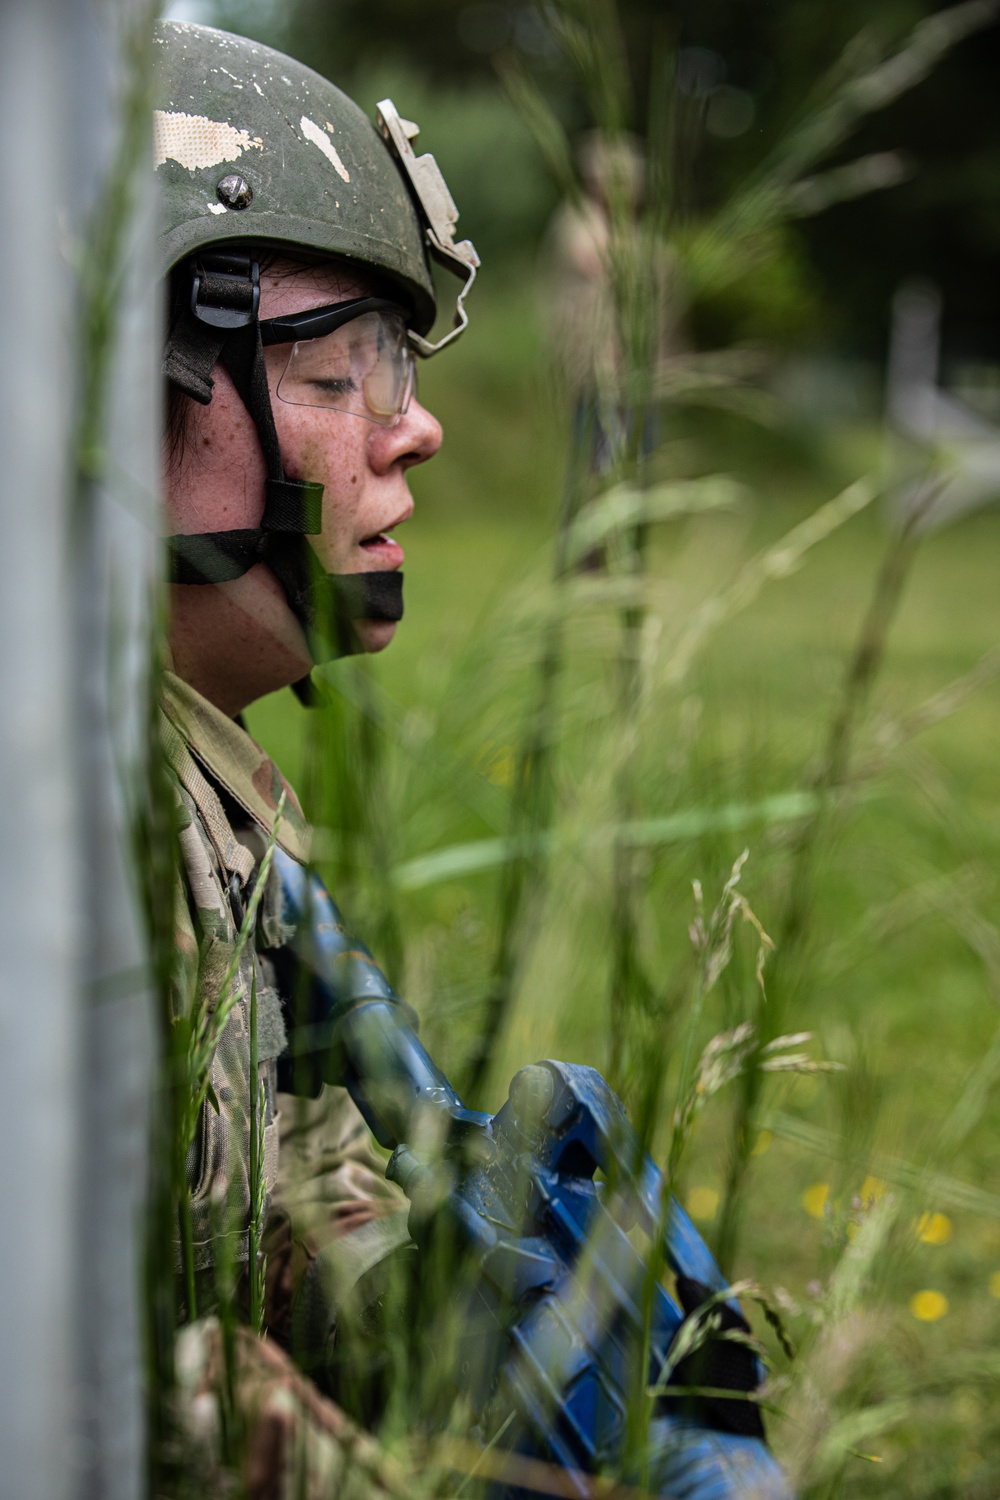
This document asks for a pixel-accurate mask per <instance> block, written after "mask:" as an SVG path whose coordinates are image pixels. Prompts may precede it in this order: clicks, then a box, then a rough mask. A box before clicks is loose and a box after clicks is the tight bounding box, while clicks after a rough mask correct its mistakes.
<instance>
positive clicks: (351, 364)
mask: <svg viewBox="0 0 1000 1500" xmlns="http://www.w3.org/2000/svg"><path fill="white" fill-rule="evenodd" d="M260 335H261V341H262V342H263V343H264V344H265V345H271V344H291V346H292V347H291V351H290V353H289V355H288V363H287V364H286V365H285V369H284V372H283V373H282V376H281V379H280V380H279V381H278V399H279V400H280V401H286V402H288V404H289V405H290V406H319V407H325V408H326V409H327V410H329V411H344V412H350V413H351V415H352V416H356V417H364V418H365V419H366V421H369V422H377V423H378V424H379V426H380V427H395V425H396V423H397V422H398V421H399V419H400V418H401V417H402V415H403V413H404V412H405V411H406V408H407V407H408V406H409V404H410V398H411V397H412V395H413V391H414V387H415V386H416V364H415V361H414V357H413V350H412V348H411V346H410V341H409V336H408V334H407V331H406V318H405V316H404V314H403V311H402V309H401V308H400V307H399V306H398V305H397V304H396V303H394V302H386V301H384V300H383V299H382V298H381V297H358V298H355V299H354V300H353V301H351V302H337V303H335V304H334V305H333V306H331V307H315V308H310V309H309V310H308V311H307V312H301V313H290V314H289V315H287V316H286V317H282V318H268V319H267V320H266V321H264V322H262V323H261V325H260Z"/></svg>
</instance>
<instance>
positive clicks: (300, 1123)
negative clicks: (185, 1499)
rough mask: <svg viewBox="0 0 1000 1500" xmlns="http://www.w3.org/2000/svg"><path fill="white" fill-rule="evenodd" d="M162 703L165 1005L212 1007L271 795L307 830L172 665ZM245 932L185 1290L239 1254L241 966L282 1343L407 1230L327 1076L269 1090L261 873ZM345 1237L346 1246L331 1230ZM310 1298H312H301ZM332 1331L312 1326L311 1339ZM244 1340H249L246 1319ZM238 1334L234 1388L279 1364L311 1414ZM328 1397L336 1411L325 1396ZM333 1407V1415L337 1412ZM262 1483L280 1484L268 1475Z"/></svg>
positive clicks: (203, 1132) (273, 807) (272, 1082)
mask: <svg viewBox="0 0 1000 1500" xmlns="http://www.w3.org/2000/svg"><path fill="white" fill-rule="evenodd" d="M161 707H162V719H161V730H162V739H163V745H164V750H165V753H166V758H167V762H168V765H169V767H170V771H171V773H172V780H173V783H174V790H175V796H176V799H177V809H178V824H179V844H180V855H181V865H182V868H181V869H180V870H179V871H178V885H177V893H176V948H177V971H176V983H175V989H174V1006H175V1014H177V1015H180V1014H185V1013H190V1008H191V1006H192V1005H193V1004H194V1002H195V999H196V997H197V998H198V999H199V1000H200V1001H203V1002H205V1003H207V1007H208V1008H209V1009H210V1010H214V1009H215V1007H216V1006H217V1005H218V1003H219V1001H220V998H221V996H220V990H221V986H222V984H223V981H224V979H225V976H226V973H227V970H228V969H229V967H230V963H231V960H232V956H233V953H234V949H235V946H236V942H237V937H238V932H239V925H238V922H237V916H238V915H239V914H240V913H241V904H242V903H241V893H242V892H245V890H246V887H247V884H248V882H249V881H250V880H251V877H252V876H253V875H254V873H255V872H256V871H257V870H258V869H259V866H260V862H261V859H262V857H263V855H264V852H265V850H266V848H267V843H268V839H269V837H270V834H271V831H272V829H273V828H274V823H275V816H276V812H277V808H278V804H279V800H280V799H281V797H282V794H284V799H285V801H284V810H283V812H282V815H281V819H280V821H279V823H278V828H277V833H276V842H277V843H278V844H280V845H281V847H282V848H283V849H284V850H285V852H286V853H287V854H289V855H291V856H292V858H293V859H296V860H299V861H301V862H303V863H304V862H305V861H306V860H307V859H308V853H309V828H308V825H307V824H306V821H305V818H304V817H303V814H302V810H301V808H300V806H299V803H298V800H297V798H296V796H295V793H294V792H293V790H292V788H291V787H290V786H289V784H288V783H287V782H286V781H285V779H284V777H283V776H282V775H281V773H280V771H279V770H278V769H277V767H276V766H275V765H274V763H273V761H271V760H270V759H269V758H268V757H267V756H266V755H265V753H264V752H263V751H262V750H261V749H260V747H259V746H258V745H256V744H255V743H254V741H253V740H252V739H251V738H250V736H249V735H248V734H247V733H246V732H245V731H244V730H243V729H241V728H240V726H239V725H238V724H236V723H235V722H234V721H233V720H231V719H228V718H227V717H226V716H225V715H224V714H223V713H222V712H221V711H220V710H219V709H217V708H215V707H214V706H213V705H212V704H210V703H208V702H207V701H206V700H205V699H204V698H202V697H201V696H200V694H198V693H197V692H195V690H194V689H193V688H192V687H190V686H189V685H188V684H187V683H185V682H183V681H181V679H180V678H178V677H176V676H174V675H173V674H172V673H170V672H167V673H166V674H165V677H164V688H163V694H162V699H161ZM256 931H257V938H258V942H259V945H260V948H261V949H263V950H265V951H264V952H260V951H258V947H257V945H256V944H254V943H248V944H247V945H246V948H245V949H244V952H243V954H242V955H241V959H240V963H239V966H238V968H237V971H236V979H235V984H234V990H235V1003H234V1004H233V1006H232V1009H231V1010H230V1012H229V1015H228V1018H227V1019H226V1022H225V1026H224V1028H223V1029H222V1032H221V1035H220V1038H219V1041H218V1045H217V1046H216V1048H215V1051H214V1055H213V1056H212V1059H211V1073H210V1082H211V1089H212V1093H213V1095H214V1101H215V1102H214V1103H213V1102H212V1100H211V1099H210V1100H209V1101H207V1102H206V1103H205V1105H204V1106H203V1107H202V1110H201V1115H200V1119H199V1122H198V1130H197V1134H196V1137H195V1140H194V1142H193V1145H192V1147H191V1150H190V1151H189V1154H188V1162H187V1168H188V1185H189V1191H190V1203H191V1219H192V1229H193V1239H194V1258H195V1267H196V1270H197V1272H198V1279H199V1288H201V1287H202V1286H204V1288H205V1289H206V1290H208V1291H209V1293H211V1288H212V1281H213V1267H214V1266H215V1265H216V1263H217V1262H218V1261H219V1259H220V1256H221V1257H224V1258H226V1259H227V1260H228V1262H229V1263H233V1262H235V1263H236V1264H237V1265H239V1264H240V1263H245V1262H246V1259H247V1253H248V1235H247V1229H248V1224H249V1219H250V1206H251V1186H250V1177H249V1150H250V1099H251V1080H250V1076H249V1073H250V1030H249V1002H250V987H251V977H252V973H253V971H255V974H254V978H255V981H256V990H257V1015H258V1025H257V1038H258V1056H259V1077H258V1081H257V1083H258V1088H259V1087H261V1086H262V1092H263V1101H264V1104H263V1110H262V1119H261V1123H262V1126H263V1152H262V1154H263V1166H264V1176H265V1181H266V1193H267V1207H266V1229H265V1234H264V1251H265V1254H266V1257H267V1262H266V1299H265V1325H266V1327H267V1329H268V1332H269V1334H270V1335H271V1336H272V1340H274V1341H277V1343H279V1344H283V1345H285V1346H286V1347H287V1346H288V1345H289V1343H290V1341H291V1334H292V1310H293V1306H294V1304H295V1301H296V1297H297V1295H298V1294H299V1292H300V1291H301V1289H302V1287H303V1285H304V1284H305V1283H306V1282H307V1280H308V1282H309V1284H310V1287H311V1288H313V1291H314V1284H315V1283H316V1282H317V1280H319V1281H321V1282H322V1285H323V1287H324V1289H325V1296H324V1302H325V1305H326V1306H328V1307H329V1308H330V1309H331V1312H330V1317H331V1319H332V1317H333V1311H332V1310H333V1309H335V1308H336V1307H337V1306H338V1305H340V1304H342V1302H343V1300H344V1299H345V1298H346V1297H347V1296H348V1295H349V1293H350V1291H351V1290H352V1287H353V1285H354V1283H355V1282H357V1281H358V1280H359V1279H360V1278H361V1277H362V1276H364V1275H365V1274H366V1273H367V1272H368V1271H369V1270H370V1269H371V1268H372V1267H373V1266H374V1265H375V1264H376V1262H378V1261H379V1260H380V1259H381V1258H382V1257H383V1256H384V1255H385V1254H387V1253H388V1252H389V1251H391V1250H392V1249H393V1248H394V1247H396V1246H398V1245H400V1244H402V1243H403V1242H405V1239H406V1230H405V1220H406V1215H405V1208H404V1202H405V1200H403V1199H402V1196H401V1194H399V1192H398V1190H397V1189H396V1188H394V1187H393V1186H392V1185H391V1184H389V1183H387V1182H386V1180H385V1176H384V1161H383V1159H382V1158H381V1157H380V1156H379V1155H378V1152H377V1150H376V1148H375V1147H374V1144H373V1143H372V1140H371V1137H370V1136H369V1133H368V1130H367V1127H366V1126H365V1124H364V1121H363V1120H362V1118H361V1116H360V1114H359V1113H358V1111H357V1109H356V1108H355V1106H354V1104H353V1102H352V1101H351V1099H350V1097H349V1095H348V1094H347V1093H346V1091H345V1090H344V1089H340V1088H332V1087H329V1086H327V1087H325V1088H324V1090H323V1092H322V1094H321V1095H320V1097H319V1098H318V1099H315V1100H312V1099H298V1098H294V1097H292V1096H291V1095H287V1094H282V1093H279V1092H278V1091H277V1088H276V1059H277V1057H278V1056H279V1054H280V1053H281V1051H282V1050H283V1048H284V1046H285V1044H286V1037H285V1027H284V1022H283V1018H282V1011H281V1004H280V1000H279V997H278V994H277V991H276V989H275V987H274V984H273V974H272V971H271V968H270V965H269V963H268V961H267V957H266V949H268V948H274V947H277V946H280V944H281V942H282V937H283V934H282V925H281V909H280V899H279V893H278V887H277V882H276V881H269V882H268V885H267V887H266V888H265V890H264V892H263V895H262V897H261V903H260V908H259V911H258V916H257V928H256ZM216 1103H217V1106H218V1108H216V1107H215V1105H216ZM279 1160H280V1167H279ZM345 1236H348V1237H349V1241H350V1243H349V1244H347V1243H342V1242H343V1241H344V1237H345ZM223 1241H224V1243H223ZM201 1295H202V1293H201V1290H199V1297H201ZM209 1300H212V1299H211V1297H210V1298H209ZM310 1301H311V1303H312V1304H313V1305H315V1303H316V1297H315V1295H311V1297H310ZM212 1327H213V1325H212V1324H210V1323H205V1322H202V1323H201V1324H198V1325H196V1327H195V1330H194V1331H190V1330H189V1331H187V1332H186V1333H185V1335H184V1339H185V1340H186V1341H187V1342H186V1344H184V1345H183V1346H182V1347H183V1348H187V1350H188V1353H187V1356H185V1357H186V1358H187V1361H188V1365H189V1366H191V1364H192V1360H193V1363H194V1366H197V1367H198V1368H201V1367H202V1366H203V1367H204V1371H206V1372H209V1371H210V1370H211V1368H213V1360H214V1354H213V1352H212V1350H213V1348H214V1344H213V1340H214V1339H215V1338H216V1334H215V1333H213V1332H212ZM330 1332H331V1330H330V1329H329V1328H328V1329H326V1330H322V1329H321V1330H320V1331H319V1336H320V1337H324V1336H329V1334H330ZM247 1338H248V1339H249V1340H250V1341H251V1342H253V1339H252V1335H250V1334H249V1332H247ZM240 1347H241V1349H244V1352H243V1354H242V1355H241V1359H242V1360H243V1362H244V1364H246V1365H247V1368H248V1369H249V1370H251V1372H254V1371H255V1372H256V1373H254V1374H252V1377H251V1376H248V1380H249V1385H248V1387H247V1395H248V1399H249V1396H250V1395H251V1394H253V1392H255V1391H256V1392H257V1394H256V1395H254V1397H253V1399H254V1401H257V1400H258V1397H259V1391H258V1390H257V1387H258V1385H260V1382H261V1380H264V1384H265V1386H267V1389H270V1386H268V1385H267V1382H271V1383H272V1384H275V1383H277V1384H276V1385H275V1388H277V1385H280V1384H281V1379H282V1378H283V1375H282V1371H284V1375H285V1376H288V1377H289V1378H291V1377H292V1375H293V1374H294V1380H293V1381H292V1386H290V1387H289V1396H288V1400H289V1402H290V1403H291V1404H290V1406H289V1410H294V1411H295V1412H297V1413H298V1414H299V1416H300V1417H305V1416H308V1414H309V1413H310V1412H312V1410H313V1407H312V1405H310V1403H314V1402H316V1401H320V1400H321V1398H320V1397H319V1395H318V1393H317V1392H316V1391H315V1390H314V1389H313V1388H312V1387H311V1386H309V1383H308V1382H303V1377H302V1376H301V1375H299V1374H298V1373H297V1372H294V1370H293V1367H292V1366H291V1365H289V1364H288V1363H287V1361H284V1363H282V1360H283V1357H279V1351H277V1350H276V1349H275V1348H274V1345H273V1342H271V1341H269V1342H268V1353H267V1355H266V1356H265V1355H264V1354H260V1355H259V1356H258V1355H255V1354H252V1353H250V1352H247V1351H246V1349H245V1348H244V1345H243V1344H242V1343H241V1345H240ZM195 1349H197V1350H199V1351H200V1353H199V1354H198V1355H197V1357H195V1356H194V1355H193V1354H192V1352H191V1351H192V1350H195ZM276 1360H277V1364H275V1361H276ZM261 1362H262V1363H261ZM182 1363H183V1360H182ZM262 1372H263V1373H262ZM265 1375H266V1380H265ZM205 1379H208V1375H207V1374H206V1375H205ZM303 1383H304V1385H305V1386H307V1387H308V1388H309V1390H310V1391H311V1395H310V1396H309V1399H308V1400H305V1398H304V1397H302V1392H301V1390H300V1386H301V1385H302V1384H303ZM188 1386H189V1390H190V1392H194V1391H195V1389H196V1387H197V1381H196V1382H195V1384H194V1385H193V1386H192V1385H191V1383H190V1381H189V1382H188ZM292 1387H294V1389H293V1388H292ZM265 1404H266V1403H265ZM202 1405H204V1402H203V1401H202ZM326 1406H330V1403H326ZM185 1410H187V1416H186V1417H184V1418H183V1422H184V1425H185V1426H187V1427H190V1425H191V1421H192V1420H193V1418H192V1415H191V1410H190V1409H189V1408H185ZM316 1410H317V1411H318V1410H320V1408H316ZM330 1410H332V1411H334V1412H336V1408H333V1407H332V1406H331V1407H330ZM328 1417H329V1413H326V1415H325V1416H324V1418H323V1421H322V1422H321V1423H320V1425H319V1428H318V1429H317V1432H316V1433H315V1434H314V1436H315V1443H316V1447H317V1452H323V1451H325V1448H326V1447H329V1445H330V1443H331V1441H333V1437H332V1436H331V1432H332V1429H331V1430H328V1428H329V1421H328V1420H327V1419H328ZM337 1417H338V1420H339V1421H341V1422H344V1421H346V1419H344V1418H343V1416H342V1414H340V1413H339V1412H338V1413H337ZM309 1420H311V1417H310V1419H309ZM324 1424H325V1425H324ZM334 1425H336V1424H334ZM195 1427H197V1422H195ZM251 1430H253V1429H252V1424H251ZM333 1436H335V1434H334V1435H333ZM310 1441H312V1440H311V1439H310ZM334 1446H335V1444H334ZM252 1447H253V1444H252V1443H251V1448H252ZM324 1462H325V1461H324ZM320 1467H321V1468H322V1467H323V1465H322V1464H321V1466H320ZM261 1493H272V1492H271V1491H261ZM273 1493H274V1494H275V1495H281V1494H282V1493H284V1492H283V1491H282V1489H281V1488H280V1487H279V1488H277V1489H275V1490H274V1491H273ZM309 1493H311V1491H309Z"/></svg>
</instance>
